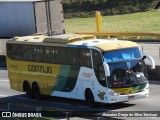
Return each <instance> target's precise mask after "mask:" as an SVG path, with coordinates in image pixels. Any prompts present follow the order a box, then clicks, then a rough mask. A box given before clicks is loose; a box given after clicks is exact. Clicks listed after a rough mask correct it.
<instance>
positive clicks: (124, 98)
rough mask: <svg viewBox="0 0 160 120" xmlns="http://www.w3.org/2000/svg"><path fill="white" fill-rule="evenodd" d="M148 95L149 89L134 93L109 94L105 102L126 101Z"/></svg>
mask: <svg viewBox="0 0 160 120" xmlns="http://www.w3.org/2000/svg"><path fill="white" fill-rule="evenodd" d="M148 96H149V89H147V90H145V91H143V92H138V93H134V94H127V95H110V96H109V99H108V101H107V103H118V102H126V101H130V100H136V99H141V98H147V97H148Z"/></svg>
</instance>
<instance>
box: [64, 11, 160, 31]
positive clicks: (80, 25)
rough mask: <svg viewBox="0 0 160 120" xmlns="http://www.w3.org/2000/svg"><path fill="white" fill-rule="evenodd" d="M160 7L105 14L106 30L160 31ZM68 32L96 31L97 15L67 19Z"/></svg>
mask: <svg viewBox="0 0 160 120" xmlns="http://www.w3.org/2000/svg"><path fill="white" fill-rule="evenodd" d="M159 18H160V9H158V10H151V11H147V12H139V13H132V14H124V15H110V16H109V15H108V16H103V18H102V21H103V25H102V26H103V27H102V30H103V31H104V32H154V33H160V19H159ZM65 29H66V33H75V32H96V21H95V17H89V18H72V19H65Z"/></svg>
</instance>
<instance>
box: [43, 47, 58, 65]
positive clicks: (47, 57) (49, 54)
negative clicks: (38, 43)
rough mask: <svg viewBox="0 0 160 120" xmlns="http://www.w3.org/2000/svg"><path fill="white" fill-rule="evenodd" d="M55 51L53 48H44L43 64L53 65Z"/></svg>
mask: <svg viewBox="0 0 160 120" xmlns="http://www.w3.org/2000/svg"><path fill="white" fill-rule="evenodd" d="M54 54H55V50H54V47H45V49H44V62H46V63H55V57H54Z"/></svg>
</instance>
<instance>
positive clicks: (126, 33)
mask: <svg viewBox="0 0 160 120" xmlns="http://www.w3.org/2000/svg"><path fill="white" fill-rule="evenodd" d="M76 34H86V35H95V36H107V37H109V38H110V36H123V38H124V39H125V37H126V36H136V37H137V39H140V36H141V37H155V38H160V33H139V32H137V33H130V32H76Z"/></svg>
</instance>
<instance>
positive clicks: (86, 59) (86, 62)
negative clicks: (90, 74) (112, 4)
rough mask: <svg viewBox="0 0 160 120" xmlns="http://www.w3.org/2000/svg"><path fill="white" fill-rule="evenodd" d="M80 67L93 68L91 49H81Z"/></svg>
mask: <svg viewBox="0 0 160 120" xmlns="http://www.w3.org/2000/svg"><path fill="white" fill-rule="evenodd" d="M79 53H80V65H81V66H85V67H90V68H91V67H92V64H91V53H90V50H89V49H80V50H79Z"/></svg>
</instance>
